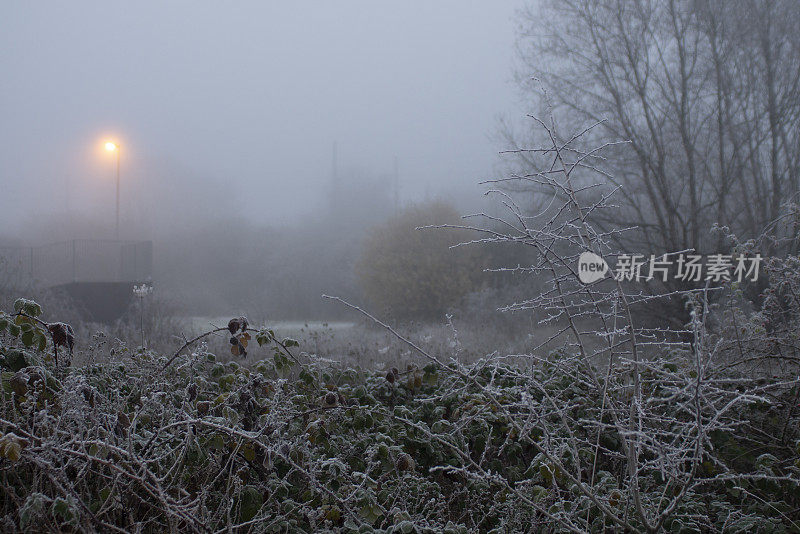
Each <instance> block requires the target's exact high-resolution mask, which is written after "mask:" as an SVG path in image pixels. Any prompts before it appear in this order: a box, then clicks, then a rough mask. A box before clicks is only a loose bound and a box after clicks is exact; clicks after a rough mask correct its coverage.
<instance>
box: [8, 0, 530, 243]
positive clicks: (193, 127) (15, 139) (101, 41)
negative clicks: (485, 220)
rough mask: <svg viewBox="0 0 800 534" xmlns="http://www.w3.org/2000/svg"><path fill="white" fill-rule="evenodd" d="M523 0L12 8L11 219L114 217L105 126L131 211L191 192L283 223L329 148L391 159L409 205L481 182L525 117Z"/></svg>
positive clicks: (316, 196)
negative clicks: (519, 46) (505, 119)
mask: <svg viewBox="0 0 800 534" xmlns="http://www.w3.org/2000/svg"><path fill="white" fill-rule="evenodd" d="M520 3H521V2H520V1H518V0H504V1H499V0H492V1H491V2H490V1H484V2H469V1H464V0H460V1H456V0H448V1H442V0H437V1H435V2H425V1H414V2H375V1H342V2H321V1H320V2H266V1H264V2H255V1H253V2H244V1H239V2H227V3H221V2H197V1H193V2H151V1H147V2H145V1H140V2H124V3H123V2H109V1H105V2H85V1H80V2H58V3H56V2H27V1H19V2H3V3H2V4H0V25H2V32H1V33H0V70H1V71H2V73H3V74H2V79H1V80H0V96H1V98H0V117H2V122H1V124H2V125H1V126H0V182H1V183H2V188H1V189H0V223H3V224H5V225H6V228H9V226H8V225H9V224H12V226H11V228H12V229H13V228H16V227H17V226H19V225H21V224H25V223H26V222H27V221H28V220H29V218H30V217H31V216H32V215H36V216H44V215H45V214H46V213H49V214H50V216H52V214H53V213H60V212H63V211H64V210H66V209H68V208H69V209H71V210H81V211H88V212H91V213H94V214H96V215H97V216H98V217H103V218H105V217H106V216H107V215H108V214H109V213H111V210H112V209H113V195H114V189H113V180H112V176H113V162H112V158H111V157H109V155H108V154H105V153H103V152H102V150H101V141H102V140H103V139H104V138H105V137H108V136H111V137H114V138H117V139H119V140H120V141H121V142H122V143H123V149H124V152H123V165H122V180H123V212H124V216H125V217H126V218H135V217H136V214H137V213H138V214H141V213H143V211H142V207H141V206H135V205H133V204H137V203H150V204H153V203H157V202H158V199H159V198H162V197H164V196H169V195H175V194H181V192H182V191H183V192H186V198H187V199H188V200H187V202H186V203H187V204H189V205H188V206H187V205H182V206H178V207H177V208H175V209H177V210H189V211H195V212H200V213H201V214H202V213H207V212H213V211H214V209H215V205H217V206H218V207H219V208H220V210H225V209H231V208H230V207H231V206H233V205H235V206H238V207H239V209H240V210H241V212H240V213H241V214H242V215H244V216H246V217H247V218H248V219H252V220H254V221H257V222H266V223H274V222H285V221H287V220H289V219H291V218H292V217H294V215H292V212H298V213H300V214H303V213H308V212H309V211H310V210H312V209H313V208H314V207H315V206H317V204H318V203H319V202H320V197H321V194H320V192H321V191H322V190H323V189H324V187H325V185H326V184H327V183H328V181H329V179H330V168H331V146H332V143H333V141H334V140H336V141H337V142H338V146H339V160H340V162H341V168H342V169H345V170H346V169H348V168H350V167H355V168H359V169H363V170H365V171H367V172H375V173H386V172H390V171H391V168H392V159H393V156H394V155H397V157H398V159H399V163H400V171H401V178H402V187H401V190H402V195H403V197H404V198H406V199H408V198H419V197H420V196H422V194H423V192H424V191H425V189H426V186H425V184H426V183H430V184H431V185H430V186H429V189H430V191H431V192H432V193H434V194H435V193H437V192H440V191H448V190H451V189H453V188H455V187H469V186H472V185H473V184H474V183H475V182H477V181H479V180H481V179H484V178H486V177H487V176H489V175H490V174H491V172H492V170H493V165H494V164H495V163H496V161H497V155H496V154H497V150H498V149H500V148H502V147H499V146H498V145H497V143H496V142H494V141H492V140H491V139H490V135H491V134H492V132H493V130H494V129H495V128H496V126H497V122H496V118H497V116H498V114H500V113H506V114H510V115H512V116H513V115H517V116H518V115H521V114H523V113H524V112H525V111H526V110H524V109H519V107H518V106H515V105H514V104H515V95H516V92H515V89H514V87H513V84H512V82H511V81H510V80H511V77H512V72H511V66H512V61H513V42H514V22H513V14H514V10H515V9H516V8H517V7H519V6H520ZM68 189H69V190H70V193H69V194H67V190H68ZM189 191H191V193H189ZM197 191H199V192H200V193H198V194H197V195H194V193H195V192H197ZM476 192H477V190H476ZM29 195H34V196H35V197H36V199H37V200H36V203H35V205H33V203H30V202H26V201H25V198H26V197H27V196H29ZM25 204H30V205H31V208H30V209H31V210H34V213H33V214H31V213H28V214H23V213H22V212H23V208H22V206H24V205H25ZM200 204H203V205H202V206H201V205H200ZM208 204H211V205H208ZM137 210H138V211H137ZM12 221H17V224H16V225H13V223H12Z"/></svg>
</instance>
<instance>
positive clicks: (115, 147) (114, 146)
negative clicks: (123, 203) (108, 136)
mask: <svg viewBox="0 0 800 534" xmlns="http://www.w3.org/2000/svg"><path fill="white" fill-rule="evenodd" d="M106 150H108V151H109V152H116V153H117V224H116V234H115V235H116V239H117V241H119V153H120V146H119V143H114V142H112V141H108V142H107V143H106Z"/></svg>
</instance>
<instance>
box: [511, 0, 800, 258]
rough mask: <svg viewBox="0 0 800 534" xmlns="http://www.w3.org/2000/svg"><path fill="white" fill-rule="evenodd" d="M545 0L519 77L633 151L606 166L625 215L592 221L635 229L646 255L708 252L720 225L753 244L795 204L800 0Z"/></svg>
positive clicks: (531, 16)
mask: <svg viewBox="0 0 800 534" xmlns="http://www.w3.org/2000/svg"><path fill="white" fill-rule="evenodd" d="M542 4H543V5H536V6H531V7H529V8H528V9H527V10H526V11H524V12H523V13H522V20H523V31H522V32H521V35H520V40H519V57H520V60H521V63H520V65H519V69H518V72H519V78H520V81H521V82H522V83H523V84H529V78H530V77H531V76H535V77H537V78H538V79H539V80H541V81H540V82H537V83H536V84H535V85H537V87H536V88H535V89H536V92H535V94H536V95H538V94H539V92H538V89H539V87H538V84H539V83H543V84H544V85H545V86H546V88H547V89H548V94H549V97H550V99H551V100H552V102H553V104H554V105H555V106H556V107H557V108H559V109H560V111H561V112H563V113H560V116H563V117H566V119H565V120H566V122H568V123H570V124H572V125H573V127H574V125H575V124H580V123H585V122H586V121H592V122H595V121H596V122H601V121H602V123H601V127H599V128H596V129H595V130H593V132H592V135H593V136H594V138H595V142H597V143H600V144H602V143H603V142H605V141H607V140H626V141H629V143H628V144H626V145H618V146H616V147H615V148H614V150H613V152H611V157H610V160H611V161H612V162H613V168H612V170H613V172H612V173H611V174H613V176H614V178H613V179H610V182H611V183H613V184H614V185H616V186H618V187H619V198H620V200H621V201H622V207H623V209H622V210H621V211H620V212H618V213H614V214H613V219H609V218H608V217H602V216H598V217H596V218H595V223H596V224H599V225H600V226H601V227H604V228H611V227H614V226H617V225H620V224H621V225H622V226H638V228H639V231H637V232H635V233H632V234H629V235H628V236H626V238H625V239H626V244H627V245H633V246H635V247H638V248H640V249H641V250H642V251H645V252H654V253H659V252H664V251H668V250H682V249H687V248H695V249H697V250H699V251H701V252H713V251H717V250H720V249H721V248H723V246H724V244H723V242H722V241H721V239H720V238H719V237H717V236H713V235H710V234H709V233H708V232H709V229H710V228H711V227H712V226H713V225H714V224H715V223H717V224H719V225H722V226H727V227H730V228H731V230H732V231H734V232H735V233H737V234H738V235H739V236H740V237H744V238H751V237H755V236H757V235H759V233H760V232H761V230H762V229H763V228H764V227H765V226H766V225H767V224H768V223H770V222H771V221H773V220H775V219H776V218H777V217H778V216H779V214H780V212H781V210H782V205H783V203H784V202H785V201H788V200H791V199H792V198H793V197H794V196H795V195H796V194H797V192H798V189H799V184H798V171H799V169H800V167H799V166H798V164H799V163H800V130H799V129H798V127H797V118H798V114H800V98H798V96H799V93H798V90H799V89H800V86H799V85H798V82H799V81H800V31H799V30H800V14H799V13H798V10H797V5H796V3H794V2H787V1H783V2H782V1H775V2H762V1H732V2H713V1H710V0H696V1H686V2H681V1H676V0H669V1H666V2H665V1H656V0H600V1H594V0H566V1H560V0H559V1H552V2H550V1H545V2H543V3H542ZM524 87H530V86H529V85H524ZM508 137H509V139H510V140H511V141H512V142H513V143H514V146H516V147H520V146H522V145H524V144H525V142H526V141H528V140H529V136H525V135H522V136H520V135H515V134H513V133H510V132H509V133H508ZM520 156H521V158H520V164H521V170H523V171H524V170H525V168H526V166H528V165H529V164H530V161H529V160H528V159H527V158H526V156H527V153H526V152H524V151H523V152H520ZM598 215H606V214H605V213H604V214H598ZM796 246H797V245H796V244H795V243H792V244H791V245H790V248H789V250H790V251H794V250H796Z"/></svg>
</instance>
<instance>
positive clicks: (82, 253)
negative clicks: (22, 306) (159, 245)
mask: <svg viewBox="0 0 800 534" xmlns="http://www.w3.org/2000/svg"><path fill="white" fill-rule="evenodd" d="M152 274H153V242H152V241H115V240H95V239H73V240H71V241H61V242H59V243H52V244H49V245H41V246H36V247H0V277H2V278H3V279H4V280H3V281H4V282H5V283H9V285H16V284H19V283H24V281H26V280H27V281H36V282H39V283H42V284H45V285H47V286H57V285H62V284H68V283H72V282H141V281H145V280H148V279H150V278H151V277H152Z"/></svg>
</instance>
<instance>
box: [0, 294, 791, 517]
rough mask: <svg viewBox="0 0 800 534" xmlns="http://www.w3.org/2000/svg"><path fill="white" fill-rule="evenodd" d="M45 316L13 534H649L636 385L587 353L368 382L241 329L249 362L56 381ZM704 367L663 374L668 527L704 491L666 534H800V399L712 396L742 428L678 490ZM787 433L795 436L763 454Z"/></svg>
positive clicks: (657, 472)
mask: <svg viewBox="0 0 800 534" xmlns="http://www.w3.org/2000/svg"><path fill="white" fill-rule="evenodd" d="M31 306H33V304H32V303H30V302H27V301H26V302H23V304H22V305H20V306H19V309H20V310H22V312H21V314H19V313H17V314H11V315H6V316H4V318H3V319H1V321H3V323H2V324H1V325H0V326H2V327H3V328H2V329H3V332H4V334H3V336H2V340H3V346H2V349H0V352H1V353H2V361H1V362H0V364H1V365H2V367H3V372H2V388H1V389H0V433H2V437H1V438H0V456H1V457H2V458H1V459H0V492H1V493H0V494H2V498H1V499H0V503H2V504H0V527H1V528H2V529H3V530H4V531H9V532H11V531H18V530H22V531H29V532H50V531H58V530H61V531H64V530H66V531H82V532H86V531H97V532H109V531H142V532H164V531H180V532H186V531H190V532H191V531H196V532H216V531H235V532H287V531H291V532H319V531H353V532H355V531H360V532H373V531H384V532H488V531H495V532H529V531H574V532H579V531H603V530H604V529H605V530H608V529H612V527H613V526H614V525H615V523H616V524H617V526H618V527H619V529H618V530H622V529H623V528H626V529H628V530H630V531H642V532H644V531H646V527H645V526H644V525H643V524H642V523H640V522H639V520H638V519H637V515H636V513H635V508H636V506H637V504H636V503H635V502H633V501H632V500H631V499H630V496H631V486H630V477H629V473H628V471H627V469H626V468H625V461H624V459H625V455H626V453H625V450H624V447H625V436H624V434H623V432H624V431H625V430H624V429H625V428H627V425H624V424H622V425H615V424H612V420H613V419H614V418H621V419H625V418H627V417H628V414H627V410H626V408H625V400H626V399H628V400H629V399H630V396H631V393H632V391H631V387H630V384H629V383H628V382H627V381H626V378H625V377H626V376H628V374H627V373H621V374H620V375H619V376H610V377H609V381H608V382H605V381H601V382H600V383H597V382H595V381H594V379H593V378H592V377H593V376H595V375H596V374H597V373H599V372H600V371H601V370H600V369H598V368H593V367H591V366H587V365H585V364H584V363H581V360H580V359H579V358H576V357H575V356H574V355H569V354H566V353H553V354H552V355H551V356H550V357H549V358H546V359H539V360H537V362H536V365H535V367H533V368H530V369H527V370H523V369H521V368H520V367H518V366H515V365H508V363H507V362H504V361H502V360H498V359H482V360H478V361H476V362H475V363H472V364H464V365H461V364H457V363H455V362H450V363H448V362H443V361H437V360H438V359H439V358H438V357H436V356H432V355H431V354H430V353H428V352H427V351H425V350H424V349H422V351H419V354H418V356H419V357H421V358H426V359H427V360H428V361H427V363H425V364H423V363H422V362H420V364H417V365H415V364H410V365H408V366H403V367H399V368H398V367H393V366H392V365H391V363H390V364H389V365H386V366H385V367H384V368H383V369H380V370H378V369H365V368H362V367H348V366H346V365H341V364H335V365H334V364H331V363H330V362H328V361H326V360H320V359H316V358H311V359H305V358H304V357H303V356H301V353H302V352H304V350H303V345H302V344H300V346H299V347H293V346H292V345H293V343H292V342H291V341H288V340H284V341H282V342H281V344H280V345H279V344H278V340H279V339H280V338H278V337H276V336H272V335H270V334H269V333H268V332H265V331H258V330H248V331H247V332H244V331H240V330H237V332H236V336H237V337H238V338H239V339H244V336H245V333H246V334H247V336H249V339H248V341H249V343H248V350H249V353H250V357H249V360H248V361H249V362H250V363H249V364H248V365H241V364H239V363H237V362H235V361H229V362H226V363H223V362H221V361H220V360H219V359H218V358H217V357H216V356H215V355H214V354H212V353H211V352H209V351H208V350H207V348H205V347H204V346H202V345H199V346H194V350H192V351H191V352H184V353H181V354H180V355H179V356H177V357H176V358H175V359H172V360H171V361H170V359H171V356H170V357H168V356H166V355H161V354H158V353H155V352H152V351H143V350H132V349H128V348H125V347H119V346H118V347H116V349H115V350H114V351H113V354H110V356H109V358H108V359H107V360H106V361H104V362H102V363H95V364H91V365H84V366H79V367H68V366H65V365H64V364H65V357H66V351H67V348H66V346H59V347H58V348H59V349H60V355H61V356H60V364H59V366H56V365H55V361H54V358H53V346H52V343H53V340H52V339H49V338H47V331H48V328H46V325H47V323H41V324H40V323H39V322H37V321H36V320H35V319H33V317H41V316H42V315H41V314H39V313H38V310H36V309H35V308H31ZM18 311H19V310H18ZM15 326H16V327H18V328H14V327H15ZM25 332H34V334H33V335H32V336H29V337H27V338H26V337H23V336H24V335H25ZM39 332H41V333H42V334H44V335H45V341H46V342H45V343H44V346H40V345H38V341H36V340H38V339H39V337H38V335H39ZM225 332H226V334H227V336H228V337H230V336H231V333H230V332H227V331H225ZM29 341H33V342H32V343H29ZM256 341H259V343H256ZM409 341H410V340H409ZM412 343H413V342H412ZM56 344H57V345H58V340H56ZM409 346H410V345H409ZM420 348H421V347H420ZM40 349H41V350H40ZM384 356H385V357H386V358H387V361H389V362H391V358H390V357H389V356H387V355H384ZM295 358H298V359H303V361H304V362H305V363H295ZM168 362H169V363H168ZM693 369H694V364H693V361H692V355H691V353H690V352H684V353H682V352H674V353H672V354H670V355H669V358H668V359H662V360H660V361H657V362H652V365H651V367H650V368H649V369H648V370H647V371H645V372H643V373H642V379H643V381H644V383H645V384H646V386H645V389H646V392H647V393H646V399H647V404H646V406H645V407H643V408H644V409H645V410H646V411H647V414H648V417H647V418H645V419H644V423H643V424H644V425H645V427H644V428H643V429H642V433H643V436H647V437H648V439H652V440H654V441H653V442H652V444H648V445H646V446H645V447H644V451H647V452H646V454H645V452H643V453H642V455H641V460H640V464H639V465H638V468H639V469H640V472H639V473H638V475H637V479H636V480H637V484H638V491H639V495H640V499H641V504H639V505H638V506H642V507H643V508H644V509H645V511H646V512H647V513H648V514H657V513H661V512H659V511H660V510H664V509H665V508H664V500H665V499H669V497H670V496H674V494H675V493H677V492H682V491H685V492H687V493H686V495H685V496H684V498H683V499H682V500H681V501H680V503H679V504H678V505H677V506H675V508H674V509H672V510H669V513H668V515H667V517H666V519H665V520H664V521H663V524H662V525H661V526H660V527H659V530H662V529H663V530H668V531H683V530H686V531H693V530H696V529H699V530H705V531H719V532H722V531H725V532H733V531H735V532H755V531H760V532H779V531H783V532H794V531H796V527H795V526H794V523H793V521H798V520H800V517H798V512H797V508H798V503H800V491H798V476H797V473H798V472H797V469H796V468H795V467H794V465H793V464H794V462H797V461H800V456H799V455H798V453H797V452H796V451H794V449H793V446H789V447H787V446H786V443H787V442H789V443H793V441H792V440H793V439H796V424H797V416H796V414H794V410H793V408H790V407H789V403H790V402H792V399H795V398H796V397H797V395H798V388H797V386H796V385H794V386H792V385H790V384H787V383H782V381H781V380H779V379H769V378H766V377H762V378H758V379H755V378H754V377H752V376H742V375H740V374H736V373H727V374H725V375H724V377H720V378H724V379H721V380H716V381H715V383H714V387H713V388H711V389H708V390H704V391H705V395H708V399H707V400H706V401H704V402H712V403H713V405H714V406H717V407H718V409H719V411H717V412H716V413H714V412H713V411H706V410H708V409H710V407H707V408H703V411H704V414H705V415H703V417H718V418H720V419H719V424H717V425H715V426H714V428H713V429H712V432H711V434H710V435H707V436H703V438H702V439H703V442H704V443H705V445H706V446H707V447H708V449H707V451H706V452H705V453H704V454H703V460H702V462H701V464H700V466H699V467H698V468H697V470H696V471H694V472H693V474H692V477H691V478H692V479H691V480H690V481H687V479H686V478H683V479H678V478H673V477H678V476H680V474H681V473H683V474H685V473H686V471H685V469H686V466H685V465H684V463H685V462H691V459H690V457H687V458H683V457H682V456H681V455H680V454H679V453H678V451H680V450H682V448H681V447H676V442H675V440H679V441H683V440H685V441H687V442H688V443H693V442H694V440H695V437H694V436H693V435H692V428H694V426H693V425H694V422H693V419H692V417H691V416H690V411H687V412H686V413H682V410H680V409H676V408H678V407H680V406H681V405H682V404H683V403H684V402H689V401H691V399H692V395H693V389H692V384H693V383H694V380H693V379H692V373H693V372H694V371H693ZM598 387H600V388H601V389H605V390H606V395H608V398H609V400H608V401H606V402H605V403H604V402H603V401H602V398H603V392H602V391H600V390H598V389H597V388H598ZM743 390H746V391H749V392H750V395H751V398H749V400H748V398H747V397H743V396H741V395H740V393H741V391H743ZM716 399H719V400H716ZM737 399H738V400H737ZM726 402H733V403H735V404H736V405H737V406H738V408H737V409H736V410H735V411H731V410H723V407H724V406H725V403H726ZM617 403H621V404H620V405H619V407H617V408H613V409H612V408H610V406H613V405H614V404H617ZM601 421H604V422H606V421H607V423H602V424H601V423H600V422H601ZM777 422H780V423H781V424H783V425H788V426H789V430H788V434H785V436H784V438H785V439H782V440H776V441H774V442H771V441H770V440H765V439H763V436H751V435H749V434H750V433H753V432H760V433H761V434H762V435H771V434H774V433H775V432H776V431H777V429H776V427H775V425H776V424H777ZM784 431H786V429H784ZM756 443H760V445H759V446H756V445H755V444H756ZM658 444H660V445H659V446H656V445H658ZM660 446H664V447H666V448H665V449H664V450H663V452H662V453H661V454H659V453H658V451H659V448H660ZM686 450H689V451H691V450H692V448H691V447H690V448H688V449H686ZM678 480H680V482H677V481H678ZM489 496H491V498H488V497H489ZM668 502H669V501H668ZM620 523H621V524H620Z"/></svg>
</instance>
